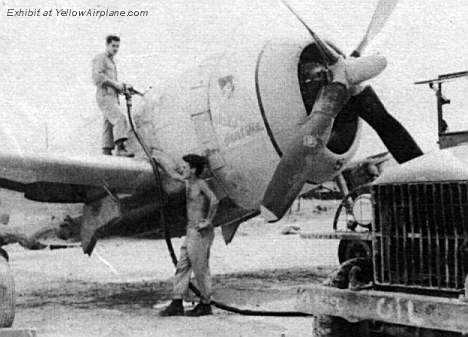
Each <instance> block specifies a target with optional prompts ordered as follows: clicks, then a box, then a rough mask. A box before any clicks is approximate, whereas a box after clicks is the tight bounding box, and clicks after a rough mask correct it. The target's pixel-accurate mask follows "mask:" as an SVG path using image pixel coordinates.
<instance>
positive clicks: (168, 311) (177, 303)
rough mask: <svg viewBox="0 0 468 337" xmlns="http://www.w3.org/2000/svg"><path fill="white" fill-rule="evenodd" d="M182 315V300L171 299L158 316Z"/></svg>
mask: <svg viewBox="0 0 468 337" xmlns="http://www.w3.org/2000/svg"><path fill="white" fill-rule="evenodd" d="M183 315H184V306H183V305H182V300H172V302H171V304H169V305H168V306H167V307H166V308H165V309H164V310H162V311H160V312H159V316H161V317H168V316H183Z"/></svg>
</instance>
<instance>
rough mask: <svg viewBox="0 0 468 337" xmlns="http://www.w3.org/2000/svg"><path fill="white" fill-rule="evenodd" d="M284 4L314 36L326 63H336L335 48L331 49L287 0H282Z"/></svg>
mask: <svg viewBox="0 0 468 337" xmlns="http://www.w3.org/2000/svg"><path fill="white" fill-rule="evenodd" d="M281 2H282V3H283V5H284V6H285V7H286V8H287V9H289V11H290V12H291V13H292V14H293V15H294V16H295V17H296V18H297V19H298V20H299V22H300V23H302V25H303V26H304V27H305V29H307V31H308V32H309V34H310V36H312V39H313V40H314V41H315V43H316V45H317V48H318V50H319V52H320V54H321V55H322V58H323V59H324V61H325V63H326V64H327V65H332V64H335V63H336V62H337V61H338V54H337V53H335V51H334V50H332V49H330V48H329V47H328V46H327V44H326V43H324V42H323V41H322V39H320V38H319V37H318V35H317V34H315V33H314V31H313V30H312V29H311V28H310V27H309V26H308V25H307V23H305V21H304V20H303V19H302V18H301V17H300V16H299V14H297V13H296V11H295V10H294V9H293V8H292V7H291V6H290V5H289V4H288V3H287V2H286V0H281Z"/></svg>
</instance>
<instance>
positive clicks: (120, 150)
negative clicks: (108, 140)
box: [115, 140, 135, 157]
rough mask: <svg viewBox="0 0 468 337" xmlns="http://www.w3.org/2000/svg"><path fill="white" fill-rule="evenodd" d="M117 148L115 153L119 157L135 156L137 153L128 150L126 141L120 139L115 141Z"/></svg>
mask: <svg viewBox="0 0 468 337" xmlns="http://www.w3.org/2000/svg"><path fill="white" fill-rule="evenodd" d="M115 145H116V147H117V150H115V155H116V156H119V157H134V156H135V154H134V153H132V152H129V151H127V149H126V148H125V142H124V141H123V140H118V141H116V142H115Z"/></svg>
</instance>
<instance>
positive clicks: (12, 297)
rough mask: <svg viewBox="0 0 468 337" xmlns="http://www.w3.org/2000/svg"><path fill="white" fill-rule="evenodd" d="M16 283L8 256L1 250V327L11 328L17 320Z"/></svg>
mask: <svg viewBox="0 0 468 337" xmlns="http://www.w3.org/2000/svg"><path fill="white" fill-rule="evenodd" d="M15 302H16V294H15V281H14V279H13V274H12V272H11V269H10V266H9V265H8V254H7V252H6V251H5V250H3V249H2V248H0V327H1V328H9V327H11V326H12V325H13V320H14V319H15Z"/></svg>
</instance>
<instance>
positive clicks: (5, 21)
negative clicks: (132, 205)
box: [0, 0, 468, 157]
mask: <svg viewBox="0 0 468 337" xmlns="http://www.w3.org/2000/svg"><path fill="white" fill-rule="evenodd" d="M376 2H377V1H376V0H369V1H365V0H362V1H338V0H328V1H318V0H290V1H289V3H290V5H291V6H293V7H294V8H295V9H296V11H297V12H298V13H299V14H300V15H301V16H302V17H303V18H304V20H305V21H306V22H307V23H308V24H309V25H310V27H311V28H312V29H313V30H314V31H315V32H316V33H318V34H319V35H320V36H322V37H324V38H328V39H330V40H332V41H334V42H335V43H336V44H337V45H338V46H339V47H340V48H341V49H342V50H343V51H345V52H346V53H349V52H351V51H352V50H353V48H354V47H355V46H356V45H357V43H358V42H359V41H360V39H361V37H362V36H363V34H364V32H365V30H366V27H367V25H368V23H369V20H370V18H371V16H372V13H373V11H374V8H375V4H376ZM100 3H102V1H95V0H85V1H80V2H79V3H78V2H77V1H75V2H72V1H48V0H43V1H35V5H34V6H31V4H30V1H9V0H2V2H1V3H0V69H1V71H0V118H1V124H0V135H2V137H3V147H4V148H6V149H7V150H13V151H44V150H48V151H53V152H69V153H85V154H92V153H98V152H99V145H100V130H101V123H102V120H101V118H102V117H101V114H100V112H99V110H98V109H97V106H96V102H95V87H94V86H93V84H92V82H91V78H90V62H91V59H92V58H93V57H94V55H95V54H97V53H100V52H102V51H103V49H104V38H105V36H106V35H108V34H110V33H113V34H118V35H119V36H120V37H121V38H122V42H121V50H120V52H119V54H118V56H117V66H118V70H119V78H120V79H121V80H124V81H125V82H128V83H131V84H133V85H134V86H135V87H136V88H139V89H142V90H144V89H145V88H148V87H149V86H153V87H157V86H160V85H162V84H163V83H164V82H165V81H167V80H170V79H171V78H175V77H176V76H177V75H178V74H180V73H181V72H182V71H184V69H186V68H188V67H190V66H194V65H196V64H197V62H199V61H201V60H203V59H205V58H206V57H208V56H210V55H211V54H213V53H219V52H222V51H223V50H226V49H229V48H250V47H252V46H259V45H261V44H262V43H263V42H264V41H265V40H268V39H279V38H283V39H284V38H286V39H291V40H300V39H307V38H309V37H308V35H307V32H306V31H305V29H304V28H303V27H302V26H301V25H300V24H299V23H298V21H297V20H296V19H295V18H294V17H293V16H292V15H291V14H290V12H288V11H287V10H286V9H285V7H284V6H283V5H282V4H281V2H279V1H278V0H264V1H260V0H197V1H194V0H185V1H181V0H159V1H132V2H131V4H129V1H109V2H107V4H106V5H100ZM20 8H22V9H32V10H34V9H41V11H42V12H45V11H47V10H50V9H52V10H53V13H54V15H52V16H51V17H43V16H40V17H11V16H7V13H8V10H9V9H10V10H11V9H16V10H18V9H20ZM106 8H108V9H111V10H113V9H117V10H134V11H135V10H137V11H138V10H147V11H148V16H147V17H103V18H97V17H61V16H57V15H56V14H55V13H56V9H81V10H83V9H84V10H87V9H106ZM467 17H468V1H465V0H447V1H444V2H442V1H440V0H411V1H410V0H401V1H400V2H399V4H398V5H397V7H396V9H395V11H394V13H393V15H392V17H391V18H390V20H389V21H388V23H387V25H386V26H385V27H384V29H383V30H382V32H381V33H380V34H379V35H378V36H377V37H376V38H375V40H374V41H372V43H371V44H370V45H369V47H368V49H367V50H366V52H365V54H371V53H380V54H382V55H384V56H385V57H387V60H388V66H387V69H386V70H385V71H384V72H383V73H382V74H381V75H380V76H379V77H378V78H376V79H374V80H372V81H371V84H372V85H373V87H374V89H375V90H376V91H377V93H378V94H379V96H380V97H381V99H382V101H383V102H384V104H385V105H386V106H387V108H388V110H389V111H390V112H391V113H392V114H393V115H394V116H395V117H397V118H398V119H399V120H400V121H401V122H402V124H403V125H404V126H405V127H407V128H408V130H409V131H410V133H411V134H412V135H413V136H414V137H415V139H416V141H417V142H418V143H419V144H420V145H421V147H422V148H423V149H424V150H425V151H430V150H434V149H435V148H436V147H437V144H436V110H435V98H434V95H433V93H432V92H431V91H430V90H429V89H428V88H427V87H425V86H415V85H414V84H413V82H414V81H416V80H422V79H428V78H433V77H436V76H437V75H438V74H442V73H447V72H455V71H462V70H468V56H467V54H468V53H467V52H468V47H467V44H468V38H467V36H468V20H466V18H467ZM249 46H250V47H249ZM450 86H451V87H450V90H449V91H448V92H447V95H448V96H450V98H451V99H452V105H451V106H450V111H451V112H450V116H449V118H448V119H450V121H449V125H451V124H450V122H453V125H454V126H456V127H459V128H460V127H462V126H463V125H465V126H466V129H468V115H467V114H466V112H467V110H468V109H467V103H466V98H467V93H468V80H466V79H465V80H462V81H457V82H456V83H455V82H454V83H453V84H450ZM464 99H465V101H464ZM382 150H384V147H383V145H382V144H381V142H380V140H379V139H378V137H376V135H375V134H374V133H373V132H372V130H370V129H369V128H368V127H366V128H364V134H363V138H362V141H361V147H360V150H359V153H360V154H359V156H360V157H361V156H364V155H369V154H373V153H376V152H379V151H382Z"/></svg>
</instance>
